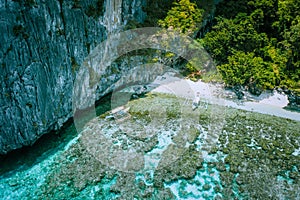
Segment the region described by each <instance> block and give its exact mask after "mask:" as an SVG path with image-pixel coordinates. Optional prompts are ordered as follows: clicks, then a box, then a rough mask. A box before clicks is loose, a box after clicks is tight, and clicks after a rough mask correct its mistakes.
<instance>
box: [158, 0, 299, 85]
mask: <svg viewBox="0 0 300 200" xmlns="http://www.w3.org/2000/svg"><path fill="white" fill-rule="evenodd" d="M198 5H200V6H201V5H202V4H201V1H199V0H198V1H193V2H191V1H189V0H178V1H175V2H174V3H173V7H171V8H170V10H169V11H168V12H167V15H166V16H164V17H163V18H162V20H158V25H160V26H161V27H164V28H168V29H171V30H177V31H179V32H181V33H184V34H187V35H193V33H195V32H197V31H199V30H201V26H202V21H203V18H205V17H207V16H206V15H205V12H204V10H203V9H199V6H198ZM168 6H169V3H168ZM161 16H163V15H161ZM215 16H216V17H215V19H214V25H213V27H212V28H211V29H210V31H209V32H208V33H206V35H205V36H204V37H203V38H198V39H197V40H198V41H199V43H200V44H202V45H203V46H204V48H205V49H206V50H207V51H208V52H209V53H210V55H211V56H212V58H213V59H214V61H215V63H216V64H217V68H218V73H219V74H220V75H221V76H222V79H223V81H224V82H225V83H226V84H227V85H228V86H240V85H243V86H246V88H250V87H251V88H253V87H254V90H253V91H255V90H256V89H260V90H261V89H273V88H275V87H287V88H290V89H293V90H299V88H300V45H299V44H300V3H299V1H297V0H252V1H241V0H239V1H233V0H229V1H223V2H222V3H220V4H218V5H217V10H216V14H215ZM194 36H195V35H194ZM186 71H187V72H189V73H191V74H192V75H191V77H192V78H195V76H194V75H195V73H196V74H197V73H198V72H199V71H198V70H196V68H195V67H193V66H191V65H190V64H188V65H186ZM213 76H215V77H218V76H219V75H218V74H217V75H216V74H213ZM199 77H202V74H201V75H198V76H196V78H199ZM206 80H211V79H210V78H206Z"/></svg>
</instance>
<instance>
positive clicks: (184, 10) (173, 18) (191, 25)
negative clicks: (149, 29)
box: [158, 0, 204, 35]
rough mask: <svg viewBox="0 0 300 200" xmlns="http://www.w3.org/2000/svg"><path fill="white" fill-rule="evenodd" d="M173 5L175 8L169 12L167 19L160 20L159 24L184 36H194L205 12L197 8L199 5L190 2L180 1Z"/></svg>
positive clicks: (188, 0)
mask: <svg viewBox="0 0 300 200" xmlns="http://www.w3.org/2000/svg"><path fill="white" fill-rule="evenodd" d="M173 4H174V6H173V7H172V8H171V10H169V12H168V14H167V17H166V18H165V19H164V20H159V21H158V24H159V25H160V26H162V27H164V28H169V29H172V30H175V31H179V32H181V33H184V34H188V35H191V34H193V33H194V32H195V31H196V30H197V29H198V28H197V27H199V26H200V25H201V23H202V14H203V12H204V11H203V10H200V9H199V8H197V5H196V4H195V3H192V2H190V0H180V1H179V2H174V3H173Z"/></svg>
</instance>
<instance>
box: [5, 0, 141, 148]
mask: <svg viewBox="0 0 300 200" xmlns="http://www.w3.org/2000/svg"><path fill="white" fill-rule="evenodd" d="M113 2H119V3H121V4H122V5H119V7H120V8H122V13H121V14H122V17H123V19H122V21H120V24H119V25H120V26H119V27H120V28H119V29H118V30H114V31H121V29H122V27H124V26H125V24H126V20H127V21H128V20H129V19H134V20H137V21H139V22H142V21H143V19H144V18H145V13H144V12H143V11H142V6H143V5H144V1H143V0H123V1H117V0H114V1H108V0H107V1H104V0H89V1H76V0H74V1H62V0H53V1H45V0H33V1H4V0H0V29H1V34H0V41H1V42H0V68H1V73H0V80H1V81H0V91H1V92H0V120H1V121H0V154H6V153H7V152H8V151H11V150H14V149H17V148H21V147H22V146H25V145H31V144H33V143H34V142H35V141H36V140H37V139H38V138H39V137H40V136H41V135H43V134H45V133H47V132H49V131H51V130H57V129H59V128H60V127H61V126H62V125H63V123H65V122H66V121H67V120H68V119H69V118H71V117H72V114H73V113H72V90H73V84H74V80H75V77H76V73H77V71H78V68H79V67H80V66H81V64H82V62H83V60H84V58H85V57H86V56H87V55H88V54H89V53H90V52H91V50H92V49H93V48H94V47H96V46H97V45H98V44H99V43H101V42H102V41H103V40H105V39H106V37H107V34H108V31H107V30H113V29H116V27H113V28H111V27H108V26H112V24H107V23H104V22H105V19H104V17H103V16H107V15H108V14H109V13H108V12H111V11H110V10H109V11H107V10H106V8H107V6H106V5H107V3H113ZM101 6H102V7H101ZM117 6H118V5H117ZM107 77H108V78H107V79H105V80H104V81H103V82H102V83H103V84H101V87H102V88H100V90H99V91H98V93H99V94H98V95H97V96H98V97H101V96H103V95H105V93H107V92H109V91H107V90H106V89H107V88H109V86H110V85H112V84H113V83H114V82H116V81H117V80H118V78H120V77H118V76H116V75H112V76H111V77H109V74H108V75H107Z"/></svg>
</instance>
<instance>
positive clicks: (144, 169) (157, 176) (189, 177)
mask: <svg viewBox="0 0 300 200" xmlns="http://www.w3.org/2000/svg"><path fill="white" fill-rule="evenodd" d="M203 105H206V106H200V107H199V108H198V109H196V110H195V111H193V110H192V107H191V101H189V100H186V99H184V98H179V97H175V96H173V95H168V94H158V93H149V94H148V95H147V96H146V97H145V98H141V99H137V100H133V101H130V102H128V104H126V105H125V107H127V108H129V114H130V118H129V119H127V120H124V121H115V120H112V119H110V118H109V117H108V116H109V115H110V113H109V112H105V113H103V112H102V114H101V113H100V114H101V115H100V116H99V117H97V118H94V119H92V120H90V121H89V122H88V123H86V125H85V126H84V130H83V132H82V133H80V134H79V135H77V134H74V133H73V132H72V131H74V127H73V128H69V129H68V128H66V129H65V131H66V132H65V133H61V134H62V135H68V134H70V135H72V137H71V136H70V137H69V138H68V137H67V138H68V139H65V140H64V141H65V142H63V143H62V145H61V146H60V147H59V148H56V150H52V151H47V152H45V153H44V154H42V155H40V156H39V159H37V160H35V162H33V163H31V164H30V165H27V166H26V159H24V164H23V165H20V166H19V168H13V167H11V170H6V171H5V173H4V172H3V173H2V176H1V181H0V189H1V192H0V198H1V199H84V198H88V199H234V198H235V199H297V198H299V195H300V191H299V188H300V187H299V184H300V183H299V180H300V174H299V167H300V166H299V165H300V163H299V160H300V159H299V156H300V155H299V153H297V152H298V151H299V149H300V144H299V138H300V134H299V128H300V122H297V121H293V120H290V119H284V118H279V117H274V116H269V115H263V114H259V113H255V112H248V111H243V110H238V109H235V108H229V107H224V106H222V105H212V104H209V103H206V104H203ZM106 110H107V109H106ZM71 126H72V125H71ZM71 132H72V133H71ZM53 149H55V148H53ZM12 163H13V162H12ZM8 168H9V167H8Z"/></svg>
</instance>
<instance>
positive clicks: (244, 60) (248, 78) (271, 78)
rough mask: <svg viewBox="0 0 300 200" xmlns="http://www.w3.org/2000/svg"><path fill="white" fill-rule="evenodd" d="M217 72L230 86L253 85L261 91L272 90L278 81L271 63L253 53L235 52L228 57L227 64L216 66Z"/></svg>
mask: <svg viewBox="0 0 300 200" xmlns="http://www.w3.org/2000/svg"><path fill="white" fill-rule="evenodd" d="M218 70H219V72H220V73H221V75H222V77H223V80H224V81H225V83H226V84H227V85H230V86H239V85H244V86H249V85H253V84H255V85H256V86H257V87H258V88H261V89H273V88H274V87H275V85H276V82H277V81H278V79H279V76H278V74H277V73H278V72H277V71H276V68H274V66H273V65H272V63H271V62H266V61H264V60H263V58H261V57H259V56H255V54H254V53H253V52H250V53H244V52H242V51H237V52H235V53H234V55H232V56H229V57H228V63H227V64H223V65H220V66H218ZM276 74H277V75H276Z"/></svg>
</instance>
